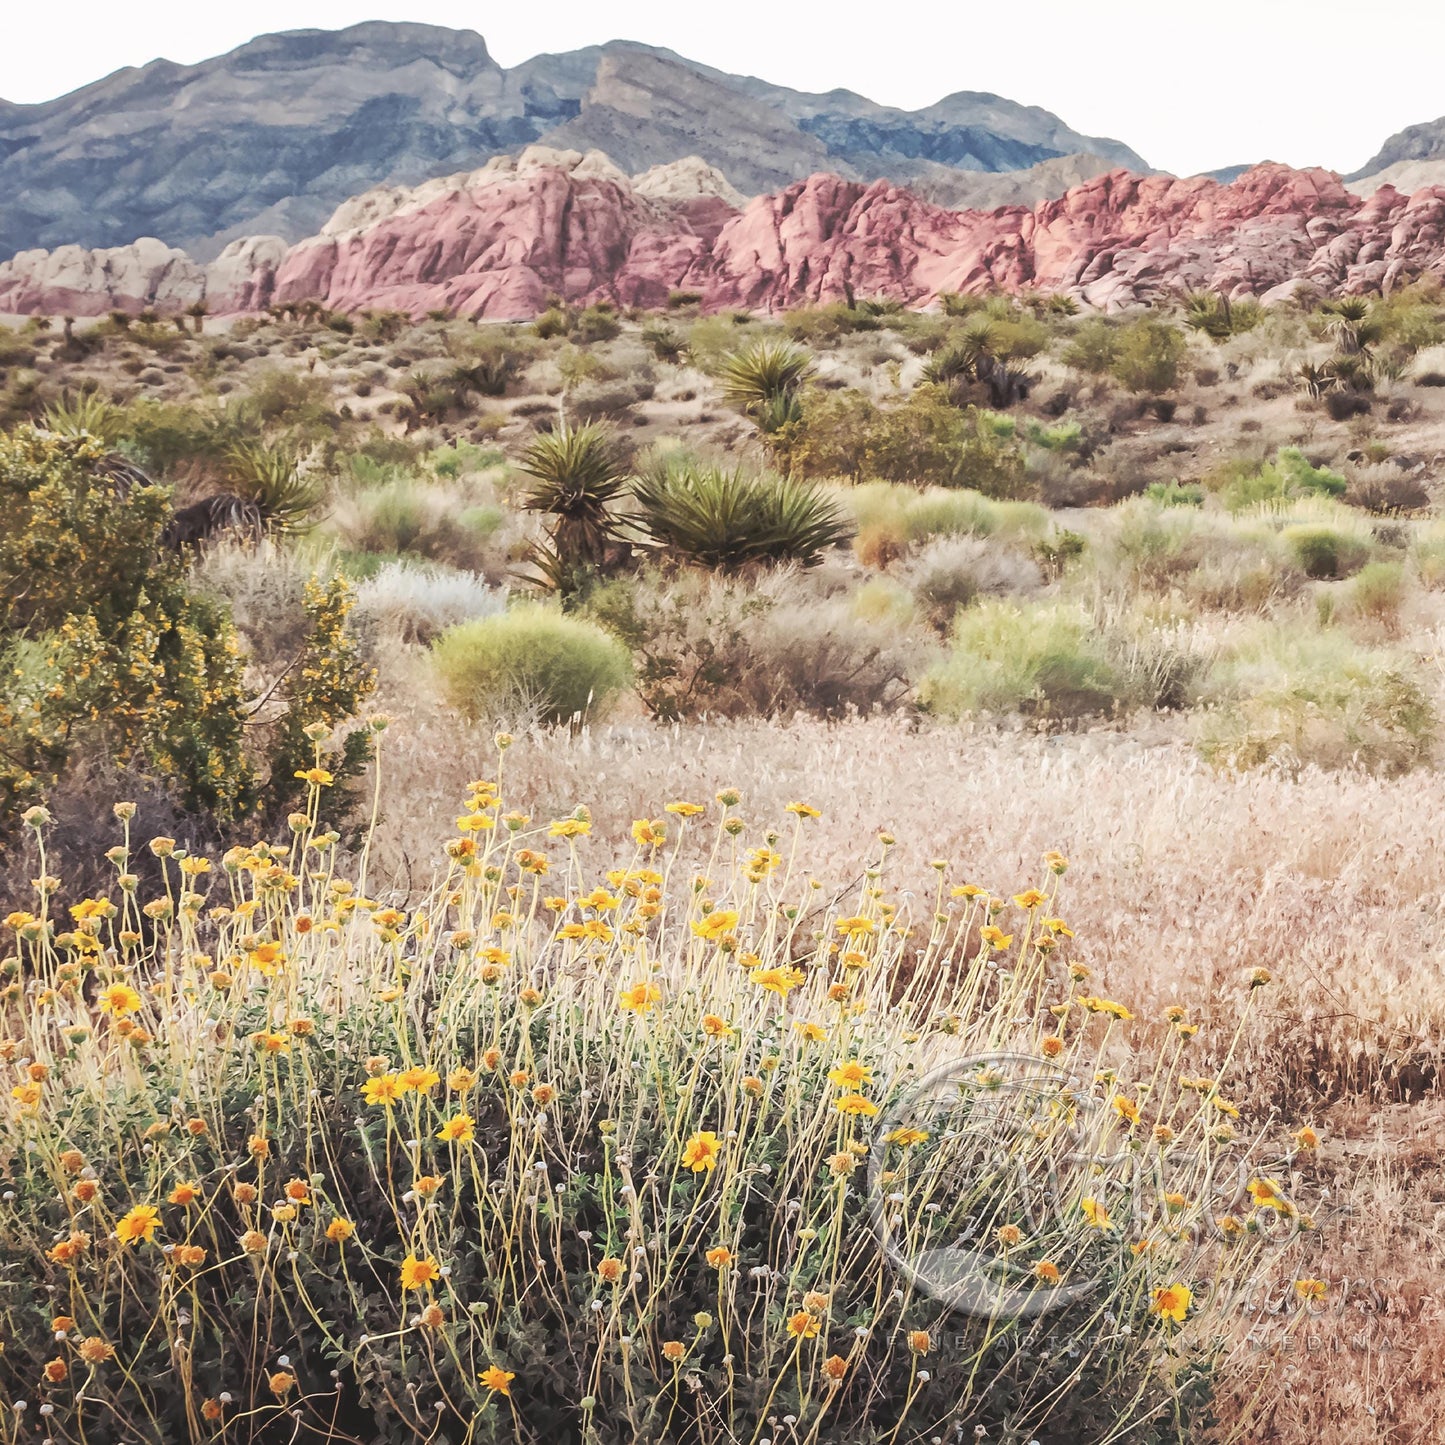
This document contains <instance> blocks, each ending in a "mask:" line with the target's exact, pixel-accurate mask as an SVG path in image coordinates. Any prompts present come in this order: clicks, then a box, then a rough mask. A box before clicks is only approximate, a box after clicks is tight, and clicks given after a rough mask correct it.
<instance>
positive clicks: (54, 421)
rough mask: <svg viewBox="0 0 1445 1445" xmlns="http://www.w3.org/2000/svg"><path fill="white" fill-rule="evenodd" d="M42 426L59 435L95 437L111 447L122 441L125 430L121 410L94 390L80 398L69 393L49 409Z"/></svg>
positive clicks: (83, 393) (81, 394) (81, 393)
mask: <svg viewBox="0 0 1445 1445" xmlns="http://www.w3.org/2000/svg"><path fill="white" fill-rule="evenodd" d="M41 425H42V426H43V427H44V428H45V430H46V431H48V432H53V433H54V434H55V435H56V436H62V437H79V436H92V437H95V439H96V440H97V441H102V442H105V443H107V444H108V445H111V446H113V445H114V444H115V443H116V442H117V441H119V440H120V437H121V433H122V431H123V429H124V421H123V418H122V416H121V411H120V408H119V407H118V406H114V405H112V403H110V402H108V401H106V400H105V398H104V397H103V396H101V395H100V394H99V393H97V392H94V391H83V392H80V393H79V394H77V395H72V394H71V393H69V392H67V393H66V394H65V395H64V396H63V397H61V399H60V400H59V401H55V402H52V403H51V404H50V405H49V406H48V407H47V408H46V409H45V414H44V416H43V417H42V418H41Z"/></svg>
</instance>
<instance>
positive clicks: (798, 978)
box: [748, 967, 803, 998]
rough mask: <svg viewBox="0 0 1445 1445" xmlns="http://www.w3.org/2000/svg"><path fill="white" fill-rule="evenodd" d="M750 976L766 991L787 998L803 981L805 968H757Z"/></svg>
mask: <svg viewBox="0 0 1445 1445" xmlns="http://www.w3.org/2000/svg"><path fill="white" fill-rule="evenodd" d="M748 977H749V978H750V979H751V980H752V981H753V982H754V983H755V984H757V986H758V987H759V988H760V989H762V990H763V991H764V992H765V993H775V994H777V996H778V997H779V998H787V996H788V995H789V993H791V992H792V991H793V989H795V988H797V987H798V985H799V984H801V983H802V982H803V970H802V969H801V968H793V967H784V968H757V969H754V970H753V972H752V973H751V974H749V975H748Z"/></svg>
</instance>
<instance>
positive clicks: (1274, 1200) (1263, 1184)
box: [1248, 1179, 1294, 1214]
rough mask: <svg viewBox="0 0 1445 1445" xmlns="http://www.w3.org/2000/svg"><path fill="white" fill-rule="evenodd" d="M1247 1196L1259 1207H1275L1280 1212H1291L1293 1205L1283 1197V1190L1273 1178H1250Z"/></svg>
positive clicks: (1292, 1211)
mask: <svg viewBox="0 0 1445 1445" xmlns="http://www.w3.org/2000/svg"><path fill="white" fill-rule="evenodd" d="M1248 1188H1249V1197H1250V1198H1251V1199H1253V1200H1254V1202H1255V1204H1256V1205H1257V1206H1258V1207H1259V1208H1261V1209H1277V1210H1278V1211H1279V1212H1280V1213H1281V1214H1293V1213H1294V1205H1292V1204H1291V1203H1290V1202H1289V1200H1288V1199H1286V1198H1285V1196H1284V1193H1283V1191H1282V1190H1281V1189H1280V1187H1279V1185H1278V1184H1276V1183H1275V1181H1274V1180H1273V1179H1251V1180H1250V1181H1249V1185H1248Z"/></svg>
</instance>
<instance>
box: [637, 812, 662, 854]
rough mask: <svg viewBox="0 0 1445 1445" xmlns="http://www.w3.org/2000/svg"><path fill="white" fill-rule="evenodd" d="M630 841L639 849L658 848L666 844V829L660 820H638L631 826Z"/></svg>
mask: <svg viewBox="0 0 1445 1445" xmlns="http://www.w3.org/2000/svg"><path fill="white" fill-rule="evenodd" d="M632 841H633V842H634V843H636V844H637V846H638V847H639V848H659V847H661V846H662V844H664V843H665V842H667V827H666V825H665V824H664V823H663V822H662V821H661V819H649V818H638V819H637V821H636V822H635V823H633V825H632Z"/></svg>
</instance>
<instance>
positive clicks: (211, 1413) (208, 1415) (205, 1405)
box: [201, 1397, 225, 1425]
mask: <svg viewBox="0 0 1445 1445" xmlns="http://www.w3.org/2000/svg"><path fill="white" fill-rule="evenodd" d="M224 1413H225V1412H224V1411H223V1410H222V1409H221V1402H220V1401H219V1400H217V1399H215V1398H214V1397H207V1398H206V1399H205V1400H203V1401H202V1402H201V1415H202V1417H203V1418H204V1419H206V1420H209V1421H210V1422H211V1423H212V1424H213V1425H214V1424H215V1423H216V1421H217V1420H219V1419H220V1418H221V1416H222V1415H223V1414H224Z"/></svg>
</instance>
